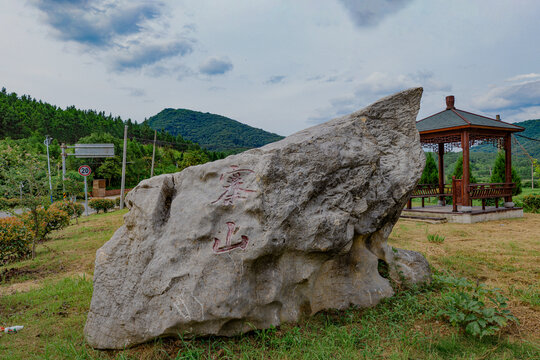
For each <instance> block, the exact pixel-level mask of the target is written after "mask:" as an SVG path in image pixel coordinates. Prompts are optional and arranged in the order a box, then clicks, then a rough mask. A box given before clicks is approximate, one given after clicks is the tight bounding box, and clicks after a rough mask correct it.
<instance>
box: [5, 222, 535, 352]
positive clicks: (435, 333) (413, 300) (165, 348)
mask: <svg viewBox="0 0 540 360" xmlns="http://www.w3.org/2000/svg"><path fill="white" fill-rule="evenodd" d="M124 213H125V212H113V213H109V214H99V215H92V216H90V217H88V218H83V219H81V220H80V224H79V225H72V226H70V227H68V228H67V229H65V230H63V231H61V232H59V233H56V234H54V235H53V238H52V239H51V240H50V241H49V242H48V243H46V245H47V248H45V247H44V246H43V245H40V246H39V247H38V257H37V258H36V259H35V260H26V261H22V262H20V263H16V264H12V265H8V266H4V267H0V272H2V271H3V270H5V269H6V268H16V269H26V270H29V269H33V270H36V271H35V272H30V273H27V274H25V275H21V276H19V277H13V278H11V279H10V280H9V281H8V282H6V283H4V284H0V291H2V290H6V289H8V288H10V287H14V286H19V285H21V286H22V285H24V284H27V283H31V284H33V283H34V282H37V284H38V286H34V287H30V288H29V289H24V290H23V291H21V292H18V293H15V294H7V295H3V296H2V295H0V325H2V326H6V325H8V326H12V325H24V326H25V328H24V329H23V330H22V331H21V332H19V333H17V334H10V335H4V336H1V337H0V359H4V358H5V359H14V360H17V359H540V347H539V344H538V336H536V337H534V336H532V335H534V334H531V333H527V332H522V331H521V330H519V331H518V330H516V329H514V330H512V329H506V330H505V331H504V332H503V333H502V334H500V336H496V337H485V338H483V339H482V340H479V339H476V338H471V337H470V336H466V335H465V334H464V333H463V332H462V331H461V330H460V329H458V328H454V327H451V326H450V325H449V324H447V323H446V322H445V321H443V320H442V319H441V318H439V317H437V316H436V314H437V312H438V310H439V309H440V307H441V304H442V300H441V298H442V295H443V294H444V291H445V289H441V288H440V287H435V286H433V287H426V288H423V289H412V290H407V291H403V290H401V291H399V292H398V293H397V295H396V296H394V297H392V298H390V299H386V300H384V301H383V302H382V303H381V304H379V305H378V306H376V307H374V308H370V309H353V308H351V309H348V310H346V311H328V312H323V313H319V314H316V315H315V316H313V317H309V318H306V319H304V320H303V321H301V322H300V323H298V324H283V325H282V326H280V327H279V328H272V329H266V330H259V331H253V332H251V333H248V334H244V335H242V336H238V337H233V338H223V337H206V338H200V339H183V338H181V337H175V338H167V339H157V340H155V341H153V342H150V343H147V344H143V345H140V346H137V347H134V348H131V349H126V350H121V351H97V350H94V349H92V348H91V347H90V346H89V345H88V344H87V343H86V341H85V339H84V335H83V328H84V324H85V321H86V315H87V312H88V309H89V306H90V299H91V294H92V282H91V274H92V272H93V261H94V256H95V251H96V250H97V248H99V247H100V246H101V245H102V244H103V243H104V242H105V241H106V240H108V239H109V238H110V236H111V235H112V233H113V232H114V231H115V229H116V228H117V227H118V226H120V224H121V223H122V216H123V214H124ZM539 218H540V215H529V218H527V219H526V221H528V222H527V223H526V224H529V223H530V224H529V225H528V226H529V227H530V226H535V224H536V222H531V221H537V219H539ZM512 224H513V223H512V222H508V225H507V226H505V227H500V229H504V231H508V230H509V228H510V226H514V225H512ZM523 226H524V225H523V223H519V224H517V223H516V225H515V227H516V230H515V231H518V228H519V229H522V228H523ZM475 229H482V228H481V227H480V226H477V227H471V226H467V225H457V224H442V225H429V226H427V225H425V224H420V225H418V224H415V223H410V222H399V223H398V224H397V225H396V227H395V229H394V232H393V235H392V242H394V243H392V242H391V244H392V245H394V244H395V242H403V243H412V244H416V245H415V246H403V244H401V246H399V247H406V248H413V249H415V250H417V251H421V252H424V251H425V253H427V256H431V255H430V251H432V250H430V249H434V250H433V251H436V254H437V255H436V256H437V259H438V262H437V266H438V267H439V268H441V269H449V270H454V271H456V273H457V274H459V275H460V276H463V275H465V276H468V277H470V278H471V279H476V278H478V277H479V271H480V270H479V267H484V268H486V269H488V270H489V274H493V273H496V274H510V276H514V271H515V270H516V269H518V268H519V270H520V271H521V272H522V273H523V274H525V275H526V274H529V277H531V276H535V275H534V274H537V271H538V268H537V267H536V268H534V267H531V268H527V269H521V266H519V265H518V263H519V261H520V260H521V258H520V256H527V255H530V251H534V250H533V249H530V245H528V244H530V243H531V241H532V244H535V243H534V241H535V240H534V239H529V240H527V241H528V242H529V243H527V242H524V241H523V240H521V241H518V240H517V239H516V240H512V241H507V242H506V243H504V244H502V245H500V247H496V248H494V250H493V251H496V253H501V254H502V255H501V256H503V255H504V256H506V257H505V258H504V259H507V260H506V261H493V260H492V259H490V255H489V254H490V253H487V252H485V253H484V252H482V251H480V250H482V249H481V248H480V247H478V246H476V245H468V246H472V248H474V249H477V250H475V251H474V252H473V251H469V250H467V249H463V246H464V245H465V244H468V241H469V240H467V238H472V239H477V238H479V237H480V234H482V236H487V237H489V238H490V239H491V238H492V235H490V234H487V231H486V230H485V229H484V230H481V231H480V232H477V231H479V230H475ZM487 229H489V228H487ZM497 229H499V228H497ZM520 231H522V230H520ZM430 232H432V233H434V232H436V233H437V234H444V235H445V237H446V240H445V241H444V243H442V244H432V243H430V242H427V241H426V240H425V236H426V235H425V234H426V233H430ZM418 235H423V236H424V237H420V236H418ZM441 236H442V235H441ZM458 239H459V240H458ZM463 239H465V240H463ZM489 244H490V246H496V244H495V243H493V242H490V243H489ZM396 245H400V244H396ZM533 247H534V246H533ZM495 249H496V250H495ZM524 249H528V251H526V252H524V251H523V250H524ZM485 250H488V249H485ZM535 269H536V270H535ZM524 277H525V276H524ZM525 278H526V277H525ZM28 280H30V281H28ZM539 287H540V283H536V284H534V285H530V286H528V285H527V286H525V285H524V284H523V283H519V284H517V285H516V286H514V287H511V288H510V289H509V291H508V292H507V293H506V295H507V296H511V297H513V299H518V300H519V301H521V302H522V303H524V304H529V305H530V306H531V309H535V308H538V306H540V297H539V293H540V292H539ZM0 294H1V293H0ZM531 336H532V337H531Z"/></svg>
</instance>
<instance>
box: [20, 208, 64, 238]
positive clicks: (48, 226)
mask: <svg viewBox="0 0 540 360" xmlns="http://www.w3.org/2000/svg"><path fill="white" fill-rule="evenodd" d="M20 218H21V220H22V222H23V223H24V224H25V225H26V226H27V227H28V228H29V229H32V233H33V234H34V238H35V239H36V241H38V242H39V241H43V240H45V239H46V238H47V235H49V234H50V233H51V231H54V230H61V229H63V228H65V227H66V226H68V225H69V219H70V216H69V215H68V213H67V212H65V211H63V210H60V209H58V208H56V207H53V206H50V207H49V208H47V209H45V208H43V207H40V208H37V209H35V210H34V211H31V212H27V213H24V214H22V215H21V216H20ZM36 224H37V225H36Z"/></svg>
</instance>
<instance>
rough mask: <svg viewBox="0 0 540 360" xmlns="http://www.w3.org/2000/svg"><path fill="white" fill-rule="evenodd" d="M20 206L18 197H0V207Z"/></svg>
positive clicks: (12, 207) (11, 207)
mask: <svg viewBox="0 0 540 360" xmlns="http://www.w3.org/2000/svg"><path fill="white" fill-rule="evenodd" d="M19 206H20V200H19V199H18V198H11V199H6V198H0V209H7V208H10V209H14V208H16V207H19Z"/></svg>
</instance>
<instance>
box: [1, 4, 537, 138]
mask: <svg viewBox="0 0 540 360" xmlns="http://www.w3.org/2000/svg"><path fill="white" fill-rule="evenodd" d="M539 16H540V1H537V0H475V1H470V0H454V1H447V0H445V1H443V0H294V1H292V0H170V1H169V0H160V1H148V0H147V1H140V0H117V1H113V0H71V1H70V0H21V1H12V0H0V34H2V35H1V36H0V48H1V49H2V51H1V52H0V87H5V88H6V89H7V90H8V91H9V92H16V93H17V94H19V95H22V94H29V95H31V96H33V97H35V98H37V99H41V100H43V101H46V102H49V103H52V104H56V105H58V106H61V107H66V106H69V105H75V106H76V107H79V108H83V109H96V110H98V111H105V112H106V113H112V114H113V115H120V116H121V117H122V118H125V119H127V118H131V119H132V120H135V121H142V120H144V118H147V117H150V116H152V115H155V114H156V113H158V112H159V111H161V110H162V109H163V108H166V107H172V108H187V109H193V110H198V111H204V112H211V113H217V114H221V115H225V116H228V117H231V118H233V119H236V120H239V121H241V122H244V123H246V124H249V125H251V126H255V127H259V128H263V129H265V130H269V131H272V132H276V133H278V134H281V135H289V134H291V133H293V132H295V131H298V130H301V129H303V128H305V127H308V126H311V125H313V124H316V123H320V122H323V121H326V120H329V119H331V118H333V117H336V116H338V115H343V114H347V113H349V112H352V111H354V110H357V109H360V108H362V107H363V106H365V105H367V104H369V103H371V102H372V101H374V100H376V99H378V98H380V97H382V96H385V95H389V94H392V93H394V92H397V91H399V90H402V89H406V88H408V87H412V86H423V87H424V98H423V101H422V109H421V111H420V115H419V116H420V118H421V117H424V116H427V115H430V114H432V113H434V112H437V111H440V110H442V109H443V108H444V97H445V96H446V95H449V94H453V95H455V96H456V106H457V107H458V108H461V109H464V110H470V111H475V112H479V113H482V114H485V115H488V116H495V114H501V116H502V118H503V119H504V120H507V121H510V122H515V121H523V120H528V119H532V118H540V40H539V38H538V34H540V21H538V18H539Z"/></svg>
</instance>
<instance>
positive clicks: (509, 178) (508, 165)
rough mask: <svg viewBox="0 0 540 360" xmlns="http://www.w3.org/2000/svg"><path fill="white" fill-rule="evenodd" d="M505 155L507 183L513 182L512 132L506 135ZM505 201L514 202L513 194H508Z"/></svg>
mask: <svg viewBox="0 0 540 360" xmlns="http://www.w3.org/2000/svg"><path fill="white" fill-rule="evenodd" d="M504 155H505V162H504V164H505V169H504V170H505V175H506V176H505V183H507V184H510V183H511V182H512V135H511V134H510V133H508V134H506V135H504ZM504 201H505V202H507V203H510V202H512V196H511V195H510V196H506V197H505V198H504Z"/></svg>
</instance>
